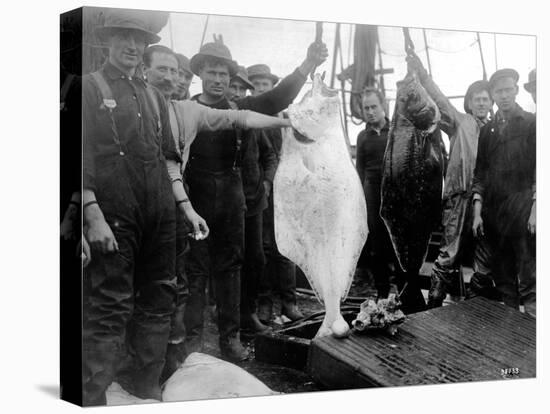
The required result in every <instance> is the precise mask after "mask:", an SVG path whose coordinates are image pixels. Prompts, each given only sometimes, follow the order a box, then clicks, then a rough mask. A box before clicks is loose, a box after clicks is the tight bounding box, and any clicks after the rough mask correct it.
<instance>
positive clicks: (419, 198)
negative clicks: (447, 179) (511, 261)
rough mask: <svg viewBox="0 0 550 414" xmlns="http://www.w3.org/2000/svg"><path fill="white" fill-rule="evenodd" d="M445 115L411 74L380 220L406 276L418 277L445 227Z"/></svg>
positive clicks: (388, 156)
mask: <svg viewBox="0 0 550 414" xmlns="http://www.w3.org/2000/svg"><path fill="white" fill-rule="evenodd" d="M439 119H440V113H439V110H438V109H437V106H436V104H435V102H434V101H433V100H432V99H431V98H430V97H429V95H428V94H427V92H426V90H425V89H424V88H423V87H422V85H421V84H420V82H419V81H418V79H417V76H416V73H414V72H410V73H408V74H407V76H406V77H405V79H403V80H402V81H400V82H397V98H396V104H395V110H394V115H393V119H392V123H391V127H390V132H389V139H388V145H387V147H386V152H385V154H384V167H383V168H384V170H383V176H382V189H381V192H382V202H381V206H380V215H381V216H382V219H383V220H384V222H385V224H386V227H387V228H388V231H389V233H390V237H391V241H392V244H393V247H394V250H395V253H396V255H397V259H398V260H399V264H400V266H401V268H402V270H403V271H405V272H408V273H410V274H412V275H415V274H418V271H419V270H420V267H421V266H422V263H423V262H424V259H425V257H426V253H427V250H428V242H429V241H430V235H431V232H432V231H433V230H434V227H435V226H436V225H437V223H439V222H440V209H441V191H442V184H443V154H442V148H441V145H442V144H441V132H440V131H439V128H438V127H437V123H438V122H439Z"/></svg>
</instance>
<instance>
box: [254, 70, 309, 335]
mask: <svg viewBox="0 0 550 414" xmlns="http://www.w3.org/2000/svg"><path fill="white" fill-rule="evenodd" d="M248 76H249V79H250V81H251V82H252V84H253V86H254V89H253V91H252V95H253V96H260V95H262V94H264V93H266V92H269V91H271V90H272V89H273V88H274V87H275V85H276V84H277V82H278V81H279V77H278V76H277V75H275V74H273V73H271V68H270V67H269V66H268V65H265V64H261V63H260V64H256V65H252V66H250V67H249V68H248ZM263 133H264V134H265V135H266V136H267V138H268V139H269V141H270V143H271V146H272V148H273V149H274V151H275V155H276V157H277V164H278V162H279V159H280V156H281V148H282V132H281V130H280V129H272V130H269V131H263ZM275 169H276V168H275ZM264 184H265V191H266V194H267V196H268V207H267V208H266V209H265V210H264V213H263V225H262V226H263V229H262V230H263V249H264V253H265V259H266V263H265V265H264V269H263V271H262V275H261V276H260V283H259V287H258V288H259V291H258V318H259V320H260V322H261V323H262V324H264V325H268V324H269V322H270V321H271V318H272V316H273V299H274V297H273V294H275V293H278V294H279V296H280V297H281V314H282V315H284V316H286V317H287V318H289V319H290V320H291V321H296V320H298V319H302V318H303V317H304V315H303V314H302V312H300V310H299V309H298V306H297V305H296V265H295V264H294V263H292V262H291V261H290V260H288V259H287V258H286V257H284V256H283V255H281V253H279V250H278V249H277V243H276V241H275V228H274V211H273V193H272V191H271V190H272V181H271V182H270V181H269V180H266V181H265V182H264Z"/></svg>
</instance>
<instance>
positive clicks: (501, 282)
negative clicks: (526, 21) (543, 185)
mask: <svg viewBox="0 0 550 414" xmlns="http://www.w3.org/2000/svg"><path fill="white" fill-rule="evenodd" d="M518 80H519V75H518V73H517V72H516V71H515V70H514V69H501V70H498V71H496V72H495V73H494V74H493V75H492V76H491V78H490V79H489V85H490V89H491V96H492V97H493V99H494V100H495V103H496V104H497V106H498V111H497V113H496V114H495V118H494V119H492V120H491V121H490V122H489V123H488V124H487V125H485V126H484V127H483V129H482V130H481V133H480V137H479V147H478V156H477V162H476V167H475V173H474V185H473V201H472V202H473V208H474V219H473V232H474V235H475V236H476V237H480V238H484V239H485V241H486V243H487V245H488V246H490V250H491V256H492V257H493V261H492V273H493V279H494V282H495V286H496V289H497V290H498V292H499V293H500V294H501V296H502V300H503V301H504V303H505V304H506V305H508V306H511V307H513V308H516V309H518V308H519V305H520V303H521V302H522V303H523V306H524V309H525V311H526V312H527V313H528V314H530V315H532V316H535V315H536V259H535V253H536V251H535V249H536V240H535V226H534V214H533V213H534V211H535V199H536V191H535V190H536V188H535V178H536V122H535V121H536V120H535V115H533V114H531V113H529V112H526V111H524V110H523V109H522V108H521V107H520V106H519V105H518V104H517V103H516V96H517V93H518V90H519V88H518V85H517V83H518Z"/></svg>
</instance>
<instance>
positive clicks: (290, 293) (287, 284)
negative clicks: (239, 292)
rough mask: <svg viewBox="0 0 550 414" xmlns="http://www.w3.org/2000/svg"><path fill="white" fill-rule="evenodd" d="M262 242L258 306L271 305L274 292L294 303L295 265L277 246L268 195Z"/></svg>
mask: <svg viewBox="0 0 550 414" xmlns="http://www.w3.org/2000/svg"><path fill="white" fill-rule="evenodd" d="M263 244H264V254H265V258H266V265H265V266H264V271H263V273H262V276H261V277H260V286H259V292H258V300H259V303H260V306H262V305H267V306H272V305H273V296H274V294H279V296H280V297H281V301H282V302H283V303H286V304H289V305H293V304H296V265H295V264H294V263H293V262H292V261H290V260H289V259H287V258H286V257H285V256H283V255H282V254H281V253H280V252H279V249H278V248H277V242H276V240H275V220H274V210H273V196H270V197H269V203H268V207H267V208H266V209H265V210H264V214H263Z"/></svg>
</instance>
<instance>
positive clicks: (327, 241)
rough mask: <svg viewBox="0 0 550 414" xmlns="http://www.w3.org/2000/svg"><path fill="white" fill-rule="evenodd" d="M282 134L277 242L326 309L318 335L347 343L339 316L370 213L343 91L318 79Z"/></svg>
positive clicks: (294, 108) (295, 107)
mask: <svg viewBox="0 0 550 414" xmlns="http://www.w3.org/2000/svg"><path fill="white" fill-rule="evenodd" d="M288 114H289V117H290V120H291V122H292V126H293V128H286V129H285V131H284V134H283V146H282V154H281V160H280V162H279V166H278V168H277V173H276V174H275V180H274V192H273V197H274V209H275V238H276V241H277V246H278V248H279V251H280V252H281V254H282V255H284V256H286V257H288V258H289V259H290V260H292V261H293V262H294V263H296V264H297V265H298V266H299V267H300V268H301V269H302V271H303V272H304V274H305V275H306V277H307V278H308V280H309V283H310V284H311V286H312V288H313V290H314V291H315V294H316V295H317V298H318V299H319V300H320V301H321V303H323V304H324V306H325V311H326V313H325V319H324V320H323V323H322V325H321V328H320V329H319V331H318V332H317V336H325V335H330V334H331V333H334V334H335V335H337V336H344V335H346V334H347V333H348V332H349V326H348V324H347V323H346V321H345V320H344V318H343V317H342V315H341V313H340V302H341V301H342V300H343V299H345V297H346V296H347V294H348V291H349V288H350V285H351V282H352V280H353V276H354V273H355V268H356V266H357V260H358V258H359V255H360V254H361V249H362V248H363V245H364V244H365V241H366V239H367V234H368V228H367V206H366V203H365V195H364V193H363V188H362V186H361V183H360V180H359V176H358V175H357V172H356V170H355V168H354V166H353V163H352V161H351V157H350V155H349V152H348V148H347V145H346V141H345V137H344V131H343V128H342V119H341V115H340V101H339V99H338V96H337V91H335V90H332V89H328V88H327V87H326V86H325V84H324V83H323V81H322V80H321V78H320V76H319V75H315V78H314V80H313V88H312V90H311V91H310V92H308V93H307V94H306V96H305V97H304V98H303V100H302V101H301V102H300V103H299V104H295V105H290V107H289V108H288Z"/></svg>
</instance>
